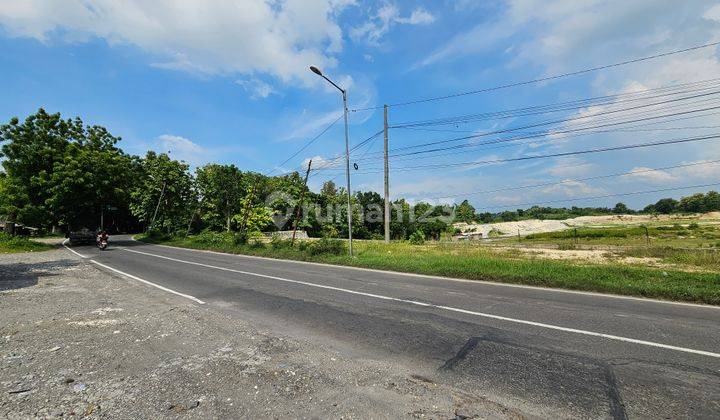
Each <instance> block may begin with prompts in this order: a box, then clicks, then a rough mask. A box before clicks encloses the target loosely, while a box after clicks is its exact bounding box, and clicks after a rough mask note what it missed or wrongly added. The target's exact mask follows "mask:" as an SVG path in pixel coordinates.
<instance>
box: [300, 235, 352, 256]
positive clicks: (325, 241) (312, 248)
mask: <svg viewBox="0 0 720 420" xmlns="http://www.w3.org/2000/svg"><path fill="white" fill-rule="evenodd" d="M307 252H309V253H310V255H320V254H325V255H343V254H345V253H346V252H347V247H346V246H345V241H343V240H342V239H332V238H322V239H320V240H318V241H315V242H313V243H311V244H310V245H309V246H308V247H307Z"/></svg>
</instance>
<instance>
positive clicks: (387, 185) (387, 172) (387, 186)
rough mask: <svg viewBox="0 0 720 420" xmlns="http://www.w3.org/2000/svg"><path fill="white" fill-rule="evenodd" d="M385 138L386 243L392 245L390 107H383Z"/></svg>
mask: <svg viewBox="0 0 720 420" xmlns="http://www.w3.org/2000/svg"><path fill="white" fill-rule="evenodd" d="M383 110H384V117H385V118H384V123H383V137H384V140H385V141H384V146H385V147H384V149H385V243H386V244H389V243H390V165H389V164H388V106H387V105H384V106H383Z"/></svg>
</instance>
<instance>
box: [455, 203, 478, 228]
mask: <svg viewBox="0 0 720 420" xmlns="http://www.w3.org/2000/svg"><path fill="white" fill-rule="evenodd" d="M475 220H476V219H475V207H473V206H472V205H470V203H469V202H468V201H467V200H464V201H463V202H462V203H460V205H459V206H457V209H456V210H455V221H456V222H465V223H474V222H475Z"/></svg>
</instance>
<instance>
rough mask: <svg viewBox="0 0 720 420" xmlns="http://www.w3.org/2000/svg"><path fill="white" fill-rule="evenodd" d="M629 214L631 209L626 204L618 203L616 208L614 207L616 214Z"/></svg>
mask: <svg viewBox="0 0 720 420" xmlns="http://www.w3.org/2000/svg"><path fill="white" fill-rule="evenodd" d="M629 212H630V209H629V208H628V206H626V205H625V204H624V203H617V204H615V207H613V213H615V214H627V213H629Z"/></svg>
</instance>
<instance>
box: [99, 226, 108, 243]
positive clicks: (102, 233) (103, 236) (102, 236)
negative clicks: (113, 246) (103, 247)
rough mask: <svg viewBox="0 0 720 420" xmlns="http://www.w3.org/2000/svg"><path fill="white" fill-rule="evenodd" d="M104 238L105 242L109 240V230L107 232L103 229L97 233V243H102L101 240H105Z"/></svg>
mask: <svg viewBox="0 0 720 420" xmlns="http://www.w3.org/2000/svg"><path fill="white" fill-rule="evenodd" d="M103 240H104V241H105V242H107V240H108V234H107V232H106V231H105V230H104V229H103V230H101V231H100V232H99V233H98V235H97V243H98V244H99V243H100V242H101V241H103Z"/></svg>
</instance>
